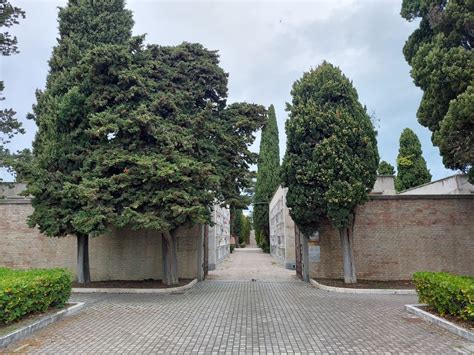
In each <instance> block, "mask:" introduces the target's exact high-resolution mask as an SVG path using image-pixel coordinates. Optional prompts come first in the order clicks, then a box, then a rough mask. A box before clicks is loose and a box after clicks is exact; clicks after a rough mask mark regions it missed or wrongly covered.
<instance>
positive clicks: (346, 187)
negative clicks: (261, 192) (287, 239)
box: [282, 62, 379, 283]
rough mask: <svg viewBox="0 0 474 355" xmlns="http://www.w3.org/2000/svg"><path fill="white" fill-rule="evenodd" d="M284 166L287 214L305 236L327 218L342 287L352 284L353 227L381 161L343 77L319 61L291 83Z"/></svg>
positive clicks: (364, 114)
mask: <svg viewBox="0 0 474 355" xmlns="http://www.w3.org/2000/svg"><path fill="white" fill-rule="evenodd" d="M291 95H292V97H293V99H292V104H288V106H287V107H288V108H287V110H288V111H289V113H290V115H289V119H288V121H287V122H286V133H287V137H288V140H287V148H286V154H285V158H284V159H283V165H282V178H283V183H284V186H287V187H288V193H287V196H286V200H287V206H288V207H289V208H290V214H291V216H292V218H293V220H294V221H295V223H296V225H297V226H298V228H299V230H300V231H301V232H302V234H303V235H304V236H305V237H309V236H311V235H312V234H313V233H314V232H315V231H317V230H318V228H319V227H320V225H321V223H322V221H323V220H324V219H329V221H330V222H331V223H332V225H333V226H334V227H335V228H337V229H338V230H339V235H340V240H341V247H342V255H343V265H344V280H345V282H351V283H352V282H356V280H357V279H356V270H355V260H354V252H353V223H354V216H355V212H356V208H357V206H358V205H360V204H361V203H363V202H365V201H366V200H367V199H368V191H369V190H370V189H372V187H373V186H374V183H375V179H376V174H377V167H378V162H379V156H378V152H377V142H376V132H375V130H374V127H373V125H372V122H371V120H370V117H369V115H368V114H367V112H366V110H365V109H364V107H363V106H362V105H361V104H360V102H359V101H358V96H357V91H356V89H355V88H354V87H353V85H352V83H351V82H350V81H349V79H347V78H346V77H345V76H344V75H343V74H342V72H341V71H340V70H339V69H338V68H336V67H334V66H333V65H331V64H329V63H327V62H323V64H321V65H320V66H318V67H317V68H316V69H312V70H310V71H309V72H307V73H305V74H304V75H303V77H302V78H301V79H299V80H297V81H296V82H295V83H294V84H293V89H292V91H291Z"/></svg>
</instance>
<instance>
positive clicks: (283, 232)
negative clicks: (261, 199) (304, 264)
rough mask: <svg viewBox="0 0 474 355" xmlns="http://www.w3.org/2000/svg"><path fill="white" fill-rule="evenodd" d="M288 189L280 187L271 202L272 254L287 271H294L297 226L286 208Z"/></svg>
mask: <svg viewBox="0 0 474 355" xmlns="http://www.w3.org/2000/svg"><path fill="white" fill-rule="evenodd" d="M287 191H288V189H287V188H282V187H281V186H279V187H278V189H277V190H276V192H275V194H274V195H273V198H272V200H271V201H270V211H269V213H270V214H269V219H270V253H271V255H272V256H273V257H274V258H276V259H278V260H280V261H281V262H282V263H283V265H284V266H285V267H286V268H287V269H291V270H294V269H295V267H296V262H295V224H294V222H293V220H292V219H291V217H290V212H289V209H288V208H287V207H286V192H287Z"/></svg>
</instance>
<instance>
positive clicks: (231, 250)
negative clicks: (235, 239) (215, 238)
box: [230, 244, 235, 254]
mask: <svg viewBox="0 0 474 355" xmlns="http://www.w3.org/2000/svg"><path fill="white" fill-rule="evenodd" d="M234 249H235V245H234V244H231V245H230V253H231V254H232V253H233V252H234Z"/></svg>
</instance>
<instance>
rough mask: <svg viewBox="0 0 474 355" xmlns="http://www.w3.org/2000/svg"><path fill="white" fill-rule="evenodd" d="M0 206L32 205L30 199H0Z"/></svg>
mask: <svg viewBox="0 0 474 355" xmlns="http://www.w3.org/2000/svg"><path fill="white" fill-rule="evenodd" d="M0 205H31V199H30V198H0Z"/></svg>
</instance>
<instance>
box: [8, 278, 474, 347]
mask: <svg viewBox="0 0 474 355" xmlns="http://www.w3.org/2000/svg"><path fill="white" fill-rule="evenodd" d="M73 299H74V300H75V301H85V302H87V307H86V308H85V309H84V310H83V311H82V312H81V313H80V314H78V315H75V316H72V317H69V318H66V319H64V320H62V321H60V322H57V323H54V324H52V325H50V326H49V327H47V328H45V329H43V330H40V331H38V332H36V333H35V334H34V335H33V336H32V337H30V338H28V339H25V340H23V341H21V342H17V343H14V344H12V345H11V346H10V347H9V348H8V349H6V352H13V351H14V350H15V349H19V351H20V352H28V353H61V354H63V353H78V354H99V353H129V354H141V353H158V354H159V353H166V354H169V353H179V354H184V353H202V354H211V353H254V354H255V353H302V354H303V353H325V354H349V353H364V354H368V353H373V354H376V353H382V354H389V353H390V354H393V353H405V354H412V353H423V354H429V353H433V354H450V353H456V352H464V353H469V351H470V350H471V351H473V350H474V348H473V347H472V345H473V344H472V343H469V344H470V345H469V344H468V342H467V341H466V340H462V339H461V338H459V337H456V336H454V335H452V334H450V333H447V332H445V331H443V330H440V329H439V328H437V327H435V326H432V325H430V324H428V323H425V322H424V321H422V320H420V319H418V318H414V317H412V316H410V315H409V314H408V313H406V312H405V311H404V310H403V305H404V304H406V303H414V302H416V298H415V297H413V296H387V295H377V296H375V295H346V294H338V293H328V292H325V291H322V290H318V289H315V288H313V287H311V286H310V285H309V284H307V283H303V282H301V281H291V282H258V281H257V282H222V281H205V282H202V283H199V284H197V285H196V286H195V287H194V288H192V289H190V290H188V291H186V292H185V293H183V294H177V295H150V294H148V295H146V294H142V295H131V294H128V295H126V294H122V295H110V294H107V295H106V294H96V295H90V294H89V295H88V294H76V295H74V296H73Z"/></svg>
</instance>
